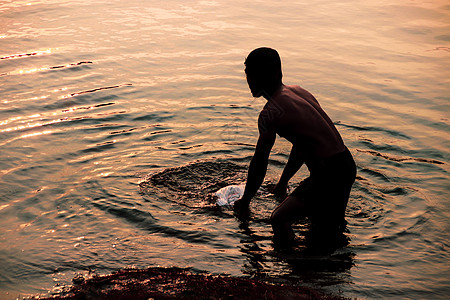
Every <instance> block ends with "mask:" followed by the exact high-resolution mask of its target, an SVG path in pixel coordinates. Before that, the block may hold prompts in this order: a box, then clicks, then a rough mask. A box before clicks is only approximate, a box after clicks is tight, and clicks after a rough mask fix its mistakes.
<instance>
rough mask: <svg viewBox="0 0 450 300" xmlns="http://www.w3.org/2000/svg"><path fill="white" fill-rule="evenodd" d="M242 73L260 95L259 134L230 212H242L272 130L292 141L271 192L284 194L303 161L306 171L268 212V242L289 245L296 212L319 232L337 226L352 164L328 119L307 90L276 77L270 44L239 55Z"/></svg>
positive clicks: (262, 170)
mask: <svg viewBox="0 0 450 300" xmlns="http://www.w3.org/2000/svg"><path fill="white" fill-rule="evenodd" d="M245 73H246V75H247V82H248V85H249V88H250V90H251V93H252V95H253V96H254V97H260V96H263V97H264V98H265V99H266V100H267V103H266V105H265V106H264V108H263V110H262V111H261V113H260V115H259V118H258V129H259V138H258V142H257V144H256V148H255V154H254V156H253V158H252V160H251V162H250V166H249V170H248V177H247V183H246V186H245V191H244V194H243V196H242V198H241V199H239V200H238V201H236V203H235V212H236V213H237V214H238V215H240V216H242V215H244V214H245V213H246V212H248V208H249V204H250V201H251V199H252V198H253V196H254V195H255V194H256V191H257V190H258V188H259V187H260V186H261V184H262V182H263V180H264V177H265V174H266V170H267V165H268V158H269V154H270V151H271V149H272V146H273V145H274V143H275V139H276V134H278V135H279V136H281V137H284V138H285V139H287V140H288V141H289V142H291V143H292V149H291V152H290V154H289V159H288V161H287V163H286V166H285V168H284V170H283V172H282V175H281V177H280V179H279V181H278V183H277V184H276V186H275V188H274V189H273V193H274V194H276V195H280V196H284V195H286V192H287V186H288V182H289V180H290V179H291V178H292V176H294V174H295V173H296V172H297V171H298V170H299V169H300V167H301V166H302V165H303V163H305V164H306V166H307V167H308V170H309V172H310V176H309V177H308V178H307V179H306V180H304V181H303V182H301V183H300V185H299V186H298V187H297V188H296V189H295V190H294V191H293V192H292V193H291V194H290V195H289V196H287V197H286V198H285V200H284V201H283V202H282V203H281V204H280V205H279V206H278V207H277V208H276V209H275V210H274V212H273V213H272V216H271V223H272V228H273V233H274V243H275V244H276V245H278V246H290V245H292V244H293V242H294V238H295V235H294V232H293V230H292V227H291V226H292V224H293V223H294V222H295V221H297V220H298V219H299V218H302V217H308V218H309V219H310V221H311V225H312V228H313V229H317V230H316V231H317V232H319V233H321V234H322V233H323V234H328V233H333V232H337V231H339V230H341V231H342V229H343V227H344V226H345V224H346V222H345V209H346V207H347V202H348V197H349V194H350V189H351V186H352V184H353V182H354V180H355V177H356V166H355V163H354V161H353V158H352V155H351V154H350V152H349V151H348V149H347V148H346V146H345V145H344V142H343V140H342V138H341V136H340V134H339V132H338V131H337V129H336V127H335V126H334V124H333V122H332V121H331V119H330V118H329V117H328V116H327V114H326V113H325V112H324V111H323V109H322V108H321V107H320V105H319V103H318V102H317V100H316V99H315V98H314V96H313V95H311V94H310V93H309V92H308V91H306V90H304V89H303V88H301V87H299V86H294V85H293V86H286V85H284V84H283V83H282V71H281V60H280V57H279V55H278V53H277V51H276V50H274V49H270V48H258V49H255V50H253V51H252V52H251V53H250V54H249V55H248V57H247V59H246V60H245Z"/></svg>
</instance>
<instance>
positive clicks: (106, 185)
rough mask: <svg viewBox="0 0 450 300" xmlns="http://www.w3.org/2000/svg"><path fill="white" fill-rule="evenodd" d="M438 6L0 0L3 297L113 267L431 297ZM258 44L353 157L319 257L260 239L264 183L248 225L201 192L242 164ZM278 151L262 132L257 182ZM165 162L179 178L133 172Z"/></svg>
mask: <svg viewBox="0 0 450 300" xmlns="http://www.w3.org/2000/svg"><path fill="white" fill-rule="evenodd" d="M449 20H450V4H449V2H448V1H438V0H436V1H413V0H411V1H394V2H392V1H376V2H373V1H367V0H365V1H339V2H338V3H337V2H336V1H329V0H319V1H314V2H313V3H311V1H295V2H289V3H284V2H283V4H281V3H279V2H277V1H256V2H255V1H251V2H248V3H246V2H243V1H234V0H230V1H227V2H225V1H174V0H170V1H159V2H155V1H135V0H130V1H100V0H95V1H83V0H82V1H64V0H48V1H34V0H29V1H11V0H10V1H3V2H1V3H0V24H1V26H0V28H1V30H0V58H1V59H0V81H1V84H0V95H1V98H0V147H1V148H0V149H1V157H0V165H1V167H0V169H1V173H0V174H1V179H0V228H2V229H1V231H0V232H1V234H0V292H1V294H0V298H2V299H12V298H16V297H18V296H24V295H30V294H35V293H43V294H45V293H47V291H54V292H57V291H58V290H60V289H61V288H62V286H63V285H64V284H68V283H70V280H71V279H72V278H73V277H74V274H75V273H77V272H81V273H83V274H87V273H88V270H89V269H95V270H96V272H97V273H99V274H106V273H109V272H112V271H114V270H117V269H119V268H123V267H127V266H134V267H138V268H144V267H147V266H178V267H193V268H194V269H197V270H204V271H208V272H211V273H228V274H231V275H236V276H254V277H264V278H267V279H268V280H272V281H277V280H288V281H289V282H291V283H295V284H303V285H307V286H312V287H314V288H318V289H323V290H325V291H326V292H330V293H333V294H336V295H342V296H347V297H358V298H380V297H383V298H392V297H393V298H398V297H401V298H433V299H434V298H445V297H446V296H447V295H448V294H449V292H450V288H449V286H450V285H449V283H450V282H449V279H448V278H449V274H450V272H449V271H450V270H449V255H448V247H449V243H448V240H449V234H448V232H449V230H450V228H449V215H450V209H449V204H448V203H449V202H448V198H449V197H448V195H449V145H450V144H449V98H450V97H449V95H450V88H449V86H450V85H449V84H450V81H449V78H450V71H449V70H450V45H449V43H450V22H449ZM259 46H269V47H273V48H276V49H277V50H278V51H279V52H280V55H281V57H282V61H283V66H284V78H285V79H284V81H285V83H286V84H300V85H302V86H303V87H305V88H306V89H308V90H309V91H311V92H312V93H313V94H314V95H315V96H316V98H318V100H319V101H320V103H321V104H322V106H323V107H324V108H325V110H326V111H327V112H328V113H329V115H330V116H331V117H332V119H333V120H334V121H335V122H336V124H337V127H338V129H339V131H340V132H341V134H342V136H343V138H344V140H345V141H346V144H347V146H348V147H349V149H350V150H351V152H352V153H353V155H354V157H355V160H356V162H357V166H358V174H359V177H358V178H357V181H356V183H355V185H354V189H353V192H352V195H351V199H350V203H349V206H348V209H347V220H348V222H349V226H348V228H349V231H350V233H349V234H348V236H349V237H350V238H351V242H350V244H349V246H348V247H345V248H341V249H338V250H337V251H336V253H334V254H333V255H332V256H323V257H321V256H318V257H301V256H286V257H283V256H280V255H279V254H277V253H276V252H274V251H273V247H272V243H271V235H272V233H271V229H270V226H269V224H268V223H267V220H268V217H269V216H270V212H271V210H272V209H273V208H274V207H275V205H276V203H275V200H274V199H273V198H271V197H270V196H267V195H262V196H259V198H258V199H256V200H255V202H254V203H253V204H252V205H253V206H252V209H253V212H254V215H253V217H252V220H251V221H250V222H249V224H248V226H245V225H242V224H240V223H239V222H238V221H237V220H236V219H235V218H234V217H232V214H231V212H230V211H229V210H226V209H218V208H215V207H214V206H213V205H210V204H208V202H205V201H204V197H203V196H207V194H208V192H209V191H212V190H214V189H215V188H216V187H217V189H218V188H219V187H220V186H221V185H223V184H224V183H240V182H242V180H243V178H245V167H246V165H247V164H248V162H249V160H250V158H251V156H252V154H253V147H254V144H255V142H256V138H257V128H256V118H257V115H258V112H259V110H260V109H261V108H262V106H263V105H264V100H262V99H256V100H254V99H252V98H251V96H250V93H249V90H248V88H247V86H246V82H245V77H244V74H243V61H244V58H245V56H246V55H247V54H248V52H250V51H251V50H252V49H254V48H256V47H259ZM289 149H290V146H289V144H288V143H286V142H285V141H282V140H281V139H279V140H277V142H276V144H275V146H274V149H273V151H272V155H271V160H270V165H269V171H268V175H267V182H271V181H272V182H273V181H275V180H276V179H277V176H279V175H280V172H281V170H282V167H283V164H284V163H285V162H286V159H287V154H288V151H289ZM186 166H187V167H186ZM167 168H169V169H168V170H167ZM170 168H174V169H170ZM208 168H209V169H211V168H212V169H213V170H216V171H217V173H213V176H209V177H208V174H209V172H208V171H205V169H208ZM177 170H178V171H180V170H181V171H180V172H178V171H177ZM216 171H215V172H216ZM161 172H162V173H161ZM177 172H178V173H177ZM152 174H153V175H152ZM155 174H156V175H155ZM177 174H178V175H177ZM180 174H181V175H180ZM306 174H307V173H306V171H305V170H301V171H300V173H299V174H298V175H297V176H296V177H295V178H294V179H293V183H292V185H293V186H294V185H295V183H298V182H299V181H300V180H301V179H302V177H303V176H305V175H306ZM162 175H170V176H172V177H171V178H172V179H171V180H172V181H168V183H170V182H175V183H176V182H178V183H179V185H180V186H181V187H184V190H177V187H176V186H173V185H169V184H166V185H157V184H156V185H153V186H151V185H150V186H149V185H148V184H147V183H148V181H146V178H147V179H148V178H151V176H162ZM202 178H203V180H202ZM194 179H195V180H194ZM183 192H184V193H183ZM186 192H190V193H191V194H186ZM296 230H297V233H298V234H299V235H302V234H303V233H304V232H303V231H304V227H303V226H302V224H299V225H298V226H297V228H296Z"/></svg>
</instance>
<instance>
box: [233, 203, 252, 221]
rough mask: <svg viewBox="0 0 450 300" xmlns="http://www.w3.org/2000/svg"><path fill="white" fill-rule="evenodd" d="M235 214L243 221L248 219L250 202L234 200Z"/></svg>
mask: <svg viewBox="0 0 450 300" xmlns="http://www.w3.org/2000/svg"><path fill="white" fill-rule="evenodd" d="M233 209H234V215H235V216H236V217H237V218H238V219H239V220H241V221H243V220H247V219H248V218H249V216H250V208H249V203H248V202H246V201H243V200H242V199H239V200H236V201H235V202H234V206H233Z"/></svg>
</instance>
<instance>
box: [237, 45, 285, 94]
mask: <svg viewBox="0 0 450 300" xmlns="http://www.w3.org/2000/svg"><path fill="white" fill-rule="evenodd" d="M244 64H245V74H246V75H247V82H248V86H249V87H250V90H251V92H252V95H253V97H260V96H270V95H271V94H272V93H273V92H275V90H276V89H277V88H278V87H279V86H280V85H281V79H282V77H283V74H282V72H281V59H280V56H279V55H278V52H277V51H276V50H275V49H271V48H266V47H262V48H258V49H255V50H253V51H252V52H250V54H249V55H248V56H247V58H246V59H245V62H244Z"/></svg>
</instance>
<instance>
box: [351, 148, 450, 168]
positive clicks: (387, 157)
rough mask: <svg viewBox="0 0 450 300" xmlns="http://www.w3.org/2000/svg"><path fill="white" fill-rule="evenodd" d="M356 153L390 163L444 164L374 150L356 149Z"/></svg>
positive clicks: (433, 160) (437, 161)
mask: <svg viewBox="0 0 450 300" xmlns="http://www.w3.org/2000/svg"><path fill="white" fill-rule="evenodd" d="M356 151H358V152H364V153H369V154H371V155H373V156H378V157H382V158H384V159H387V160H391V161H395V162H404V161H417V162H424V163H429V164H437V165H443V164H445V163H444V162H441V161H439V160H435V159H427V158H415V157H405V156H403V157H402V156H393V155H387V154H383V153H380V152H378V151H374V150H361V149H356Z"/></svg>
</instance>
